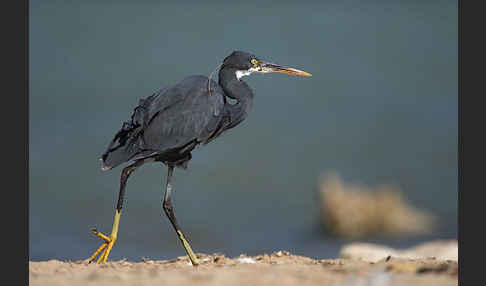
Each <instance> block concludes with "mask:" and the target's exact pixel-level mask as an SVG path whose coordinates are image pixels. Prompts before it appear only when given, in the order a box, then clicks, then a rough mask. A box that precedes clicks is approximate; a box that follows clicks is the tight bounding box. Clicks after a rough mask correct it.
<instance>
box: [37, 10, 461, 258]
mask: <svg viewBox="0 0 486 286" xmlns="http://www.w3.org/2000/svg"><path fill="white" fill-rule="evenodd" d="M457 37H458V35H457V1H396V0H391V1H369V0H368V1H293V2H292V1H275V2H266V1H253V0H248V1H244V2H242V3H229V2H227V1H199V2H195V1H194V2H188V1H174V2H159V1H31V2H30V53H29V56H30V99H29V100H30V102H29V108H30V113H29V114H30V116H29V124H30V130H29V132H30V134H29V136H30V137H29V139H30V147H29V203H30V206H29V219H30V221H29V230H30V232H29V256H30V259H31V260H45V259H51V258H56V259H70V260H77V259H85V258H87V257H89V255H91V253H92V252H93V251H94V250H95V249H96V248H97V247H98V246H99V245H100V243H101V241H99V240H98V239H97V238H95V237H94V236H92V235H91V233H90V229H91V227H93V226H97V227H98V229H99V230H101V231H103V232H105V233H109V232H110V231H111V224H112V220H113V214H114V207H115V203H116V199H117V196H118V188H119V185H118V184H119V175H120V171H121V168H117V169H114V170H112V171H109V172H101V171H100V162H99V161H98V158H99V156H100V155H101V154H102V152H103V151H104V150H105V148H106V146H107V144H108V143H109V140H111V138H112V136H113V135H114V134H115V132H116V131H117V130H118V128H119V127H120V126H121V124H122V122H123V121H124V120H127V119H128V118H129V117H130V115H131V112H132V110H133V108H134V107H135V105H136V103H137V102H138V99H139V98H141V97H147V96H149V95H151V94H152V93H153V92H155V91H156V90H158V89H160V88H162V87H164V86H167V85H171V84H174V83H176V82H178V81H179V80H181V79H182V78H183V77H185V76H187V75H191V74H202V75H209V74H210V73H211V71H213V70H214V68H215V67H216V66H217V65H218V64H219V63H220V62H221V61H222V59H223V58H224V57H226V56H227V55H228V54H229V53H231V52H232V51H233V50H237V49H238V50H245V51H248V52H251V53H254V54H256V55H257V56H259V57H261V58H263V59H266V60H268V61H271V62H275V63H279V64H282V65H289V66H293V67H296V68H299V69H303V70H305V71H308V72H310V73H312V74H313V77H312V78H297V77H291V76H287V75H277V74H275V75H253V76H250V77H245V79H244V80H246V81H247V82H248V83H249V85H250V86H251V87H252V88H253V90H254V92H255V95H256V96H255V103H254V108H253V110H252V111H251V113H250V115H249V117H248V118H247V120H246V121H244V122H243V123H242V124H241V125H240V126H238V127H237V128H235V129H233V130H231V131H229V132H228V133H226V134H224V135H223V136H222V137H221V138H219V139H217V140H215V141H214V142H212V143H211V144H210V145H208V146H206V147H202V148H199V149H197V150H196V151H195V152H194V154H193V155H194V157H193V160H192V161H191V162H190V165H189V170H188V171H181V170H176V172H175V181H174V191H175V196H174V204H175V209H176V215H177V217H178V220H179V221H180V223H181V225H182V227H183V229H184V230H185V232H186V233H187V236H188V237H189V238H190V240H191V242H192V246H193V249H195V251H196V252H204V253H213V252H222V253H224V254H226V255H227V256H236V255H239V254H240V253H248V254H256V253H262V252H267V253H269V252H271V251H274V250H280V249H284V250H288V251H291V252H292V253H296V254H301V255H309V256H311V257H316V258H329V257H335V256H336V255H337V254H338V251H339V248H340V246H342V244H343V243H346V242H348V241H343V240H340V239H337V238H334V237H332V236H330V235H328V234H327V233H326V232H324V231H323V230H322V229H321V228H320V225H319V222H320V218H319V206H318V200H317V188H318V185H317V180H318V176H319V175H320V174H321V173H322V172H326V171H330V170H334V171H336V172H338V173H339V174H340V175H341V177H342V178H343V179H344V180H347V181H355V182H360V183H363V184H366V185H371V186H373V185H377V184H382V183H392V184H396V185H398V186H399V187H400V188H401V189H402V191H403V192H404V193H405V194H406V196H407V198H408V199H409V201H410V202H411V203H412V204H414V205H415V206H417V207H419V208H424V209H427V210H429V211H431V212H432V213H434V214H435V215H437V216H439V217H440V221H439V222H440V227H439V229H438V230H437V231H435V232H434V233H432V234H430V235H428V236H421V237H413V238H402V239H385V238H373V239H369V241H375V242H380V243H385V244H387V245H390V246H394V247H406V246H409V245H412V244H414V243H417V242H420V241H424V240H428V239H437V238H457V131H458V130H457V89H458V86H457V76H458V74H457V62H458V58H457ZM166 172H167V170H166V168H165V167H161V166H160V165H155V164H152V165H146V166H144V167H143V168H141V169H139V170H138V171H137V172H136V174H134V175H133V176H132V177H131V178H130V180H129V182H128V186H127V196H126V201H125V208H124V211H123V215H122V218H121V223H120V232H119V236H118V241H117V243H116V245H115V247H114V249H113V251H112V253H111V255H110V259H114V260H117V259H121V258H128V259H133V260H139V259H140V258H141V257H148V258H153V259H167V258H173V257H174V256H179V255H184V254H185V253H184V251H183V248H182V246H181V245H180V243H179V241H178V239H177V236H176V235H175V234H174V233H173V230H172V229H171V226H170V224H169V222H168V220H167V219H166V217H165V216H164V215H163V212H162V210H161V199H162V196H163V192H162V187H163V184H165V179H166Z"/></svg>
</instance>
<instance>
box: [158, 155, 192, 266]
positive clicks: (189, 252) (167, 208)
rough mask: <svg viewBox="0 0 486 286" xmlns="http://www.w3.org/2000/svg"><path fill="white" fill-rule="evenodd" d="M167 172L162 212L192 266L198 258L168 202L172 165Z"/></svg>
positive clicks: (172, 171)
mask: <svg viewBox="0 0 486 286" xmlns="http://www.w3.org/2000/svg"><path fill="white" fill-rule="evenodd" d="M168 169H169V172H168V175H167V187H166V191H165V196H164V203H163V208H164V212H165V214H166V215H167V217H168V218H169V220H170V223H171V224H172V226H173V227H174V230H175V231H176V233H177V236H179V239H180V240H181V242H182V245H183V246H184V249H185V250H186V252H187V255H189V259H190V260H191V263H192V265H193V266H198V265H199V260H198V259H197V257H196V255H195V254H194V252H193V251H192V249H191V246H190V245H189V243H188V242H187V240H186V238H185V237H184V234H183V233H182V230H181V229H180V227H179V225H178V224H177V221H176V218H175V215H174V208H173V207H172V204H171V202H170V194H171V192H172V185H171V179H172V175H173V173H174V167H173V166H170V165H169V166H168Z"/></svg>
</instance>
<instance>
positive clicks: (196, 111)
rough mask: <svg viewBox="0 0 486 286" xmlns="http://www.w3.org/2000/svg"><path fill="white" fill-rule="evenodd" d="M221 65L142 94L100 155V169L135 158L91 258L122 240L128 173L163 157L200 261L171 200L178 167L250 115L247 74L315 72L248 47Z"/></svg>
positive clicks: (166, 202) (167, 202) (167, 201)
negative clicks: (260, 54)
mask: <svg viewBox="0 0 486 286" xmlns="http://www.w3.org/2000/svg"><path fill="white" fill-rule="evenodd" d="M218 68H219V75H218V77H219V79H218V83H216V82H215V81H214V80H212V79H211V76H209V77H207V76H201V75H193V76H188V77H186V78H184V79H183V80H182V81H180V82H179V83H177V84H175V85H172V86H169V87H166V88H163V89H161V90H159V91H157V92H155V93H153V94H152V95H151V96H149V97H147V98H143V99H140V100H139V102H138V105H137V106H136V107H135V108H134V109H133V113H132V115H131V118H130V120H128V121H125V122H123V124H122V126H121V128H120V130H118V132H117V133H116V134H115V136H114V138H113V139H112V140H111V142H110V143H109V145H108V148H107V149H106V151H105V152H104V153H103V154H102V156H101V158H100V160H101V163H102V166H101V170H102V171H107V170H111V169H113V168H115V167H117V166H119V165H121V164H123V163H127V162H128V163H130V164H129V165H128V166H127V167H125V168H123V170H122V171H121V175H120V189H119V194H118V201H117V203H116V208H115V217H114V220H113V226H112V230H111V234H110V235H109V236H108V235H105V234H103V233H101V232H99V231H98V230H97V229H96V228H93V229H92V233H93V234H94V235H95V236H97V237H99V238H101V239H102V240H103V243H102V244H101V246H100V247H99V248H98V249H97V250H96V251H95V252H94V253H93V255H92V256H91V257H90V258H89V259H88V261H89V263H91V262H93V261H94V260H95V259H96V257H98V255H99V257H98V260H97V261H96V262H97V263H105V262H106V261H107V259H108V255H109V254H110V252H111V250H112V248H113V245H114V244H115V241H116V240H117V236H118V227H119V223H120V217H121V212H122V207H123V201H124V195H125V186H126V183H127V180H128V177H129V176H130V175H131V174H132V173H133V172H134V171H135V170H136V169H137V168H139V167H140V166H142V165H143V164H145V163H149V162H158V163H161V165H165V166H167V169H168V173H167V183H166V185H165V194H164V199H163V203H162V208H163V210H164V212H165V215H166V216H167V218H168V219H169V221H170V223H171V224H172V227H173V228H174V230H175V232H176V234H177V236H178V237H179V240H180V242H181V243H182V246H183V247H184V249H185V251H186V253H187V255H188V256H189V259H190V261H191V263H192V265H193V266H197V265H199V260H198V258H197V256H196V255H195V254H194V252H193V250H192V249H191V246H190V245H189V243H188V240H187V239H186V237H185V236H184V234H183V232H182V230H181V228H180V226H179V224H178V223H177V220H176V217H175V214H174V207H173V206H172V203H171V194H172V176H173V174H174V168H181V169H187V165H188V162H189V161H190V160H191V158H192V154H191V152H192V151H193V150H194V148H196V146H198V145H200V144H202V145H205V144H208V143H209V142H211V141H212V140H214V139H215V138H217V137H218V136H220V135H221V134H222V133H223V132H225V131H227V130H229V129H231V128H233V127H235V126H237V125H238V124H240V123H241V122H242V121H243V120H244V119H245V118H246V117H247V116H248V113H249V111H250V109H251V107H252V103H253V97H254V94H253V92H252V90H251V89H250V87H249V86H248V84H247V83H246V82H244V81H243V80H241V78H242V77H243V76H248V75H250V74H253V73H259V74H264V73H283V74H289V75H296V76H304V77H309V76H311V74H310V73H307V72H305V71H302V70H298V69H295V68H290V67H284V66H281V65H277V64H274V63H270V62H265V61H263V60H261V59H260V58H257V57H256V56H254V55H253V54H250V53H248V52H244V51H233V52H232V53H231V54H230V55H229V56H227V57H226V58H225V59H224V60H223V62H222V63H221V64H220V65H219V66H218ZM216 70H217V69H216Z"/></svg>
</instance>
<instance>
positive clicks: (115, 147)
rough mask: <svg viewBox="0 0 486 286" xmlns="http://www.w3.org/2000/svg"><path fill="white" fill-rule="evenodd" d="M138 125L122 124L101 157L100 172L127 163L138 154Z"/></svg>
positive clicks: (139, 128) (139, 127)
mask: <svg viewBox="0 0 486 286" xmlns="http://www.w3.org/2000/svg"><path fill="white" fill-rule="evenodd" d="M141 129H142V128H141V126H140V125H134V124H133V123H132V122H124V123H123V126H122V128H121V129H120V130H119V131H118V132H117V133H116V135H115V137H114V138H113V140H112V141H111V142H110V145H109V146H108V148H107V149H106V151H105V153H104V154H103V155H102V156H101V158H100V160H101V161H102V167H101V170H103V171H106V170H109V169H112V168H115V167H117V166H118V165H120V164H122V163H124V162H127V161H129V160H130V159H131V158H133V157H134V156H135V155H137V154H138V153H139V152H140V146H139V145H140V144H139V142H140V130H141Z"/></svg>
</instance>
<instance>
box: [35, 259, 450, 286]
mask: <svg viewBox="0 0 486 286" xmlns="http://www.w3.org/2000/svg"><path fill="white" fill-rule="evenodd" d="M198 257H199V259H200V261H201V265H200V266H199V267H192V266H191V265H190V263H189V260H188V259H187V257H179V258H177V259H173V260H166V261H153V260H144V261H140V262H130V261H112V262H108V263H106V264H104V265H97V264H88V263H87V261H59V260H49V261H41V262H32V261H31V262H29V281H30V283H29V284H30V285H73V286H76V285H117V286H123V285H171V286H174V285H191V284H192V285H194V283H195V284H197V285H333V286H341V285H342V286H344V285H346V286H360V285H370V286H371V285H373V286H385V285H394V286H401V285H414V286H420V285H443V286H447V285H458V264H457V262H455V261H452V260H437V259H433V258H430V259H404V258H393V257H391V258H387V259H382V260H380V261H377V262H365V261H363V260H357V259H324V260H315V259H311V258H308V257H302V256H296V255H292V254H290V253H288V252H285V251H279V252H275V253H272V254H271V255H268V254H263V255H258V256H253V257H248V256H246V255H240V256H239V257H235V258H227V257H225V256H224V255H221V254H214V255H205V254H198Z"/></svg>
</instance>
